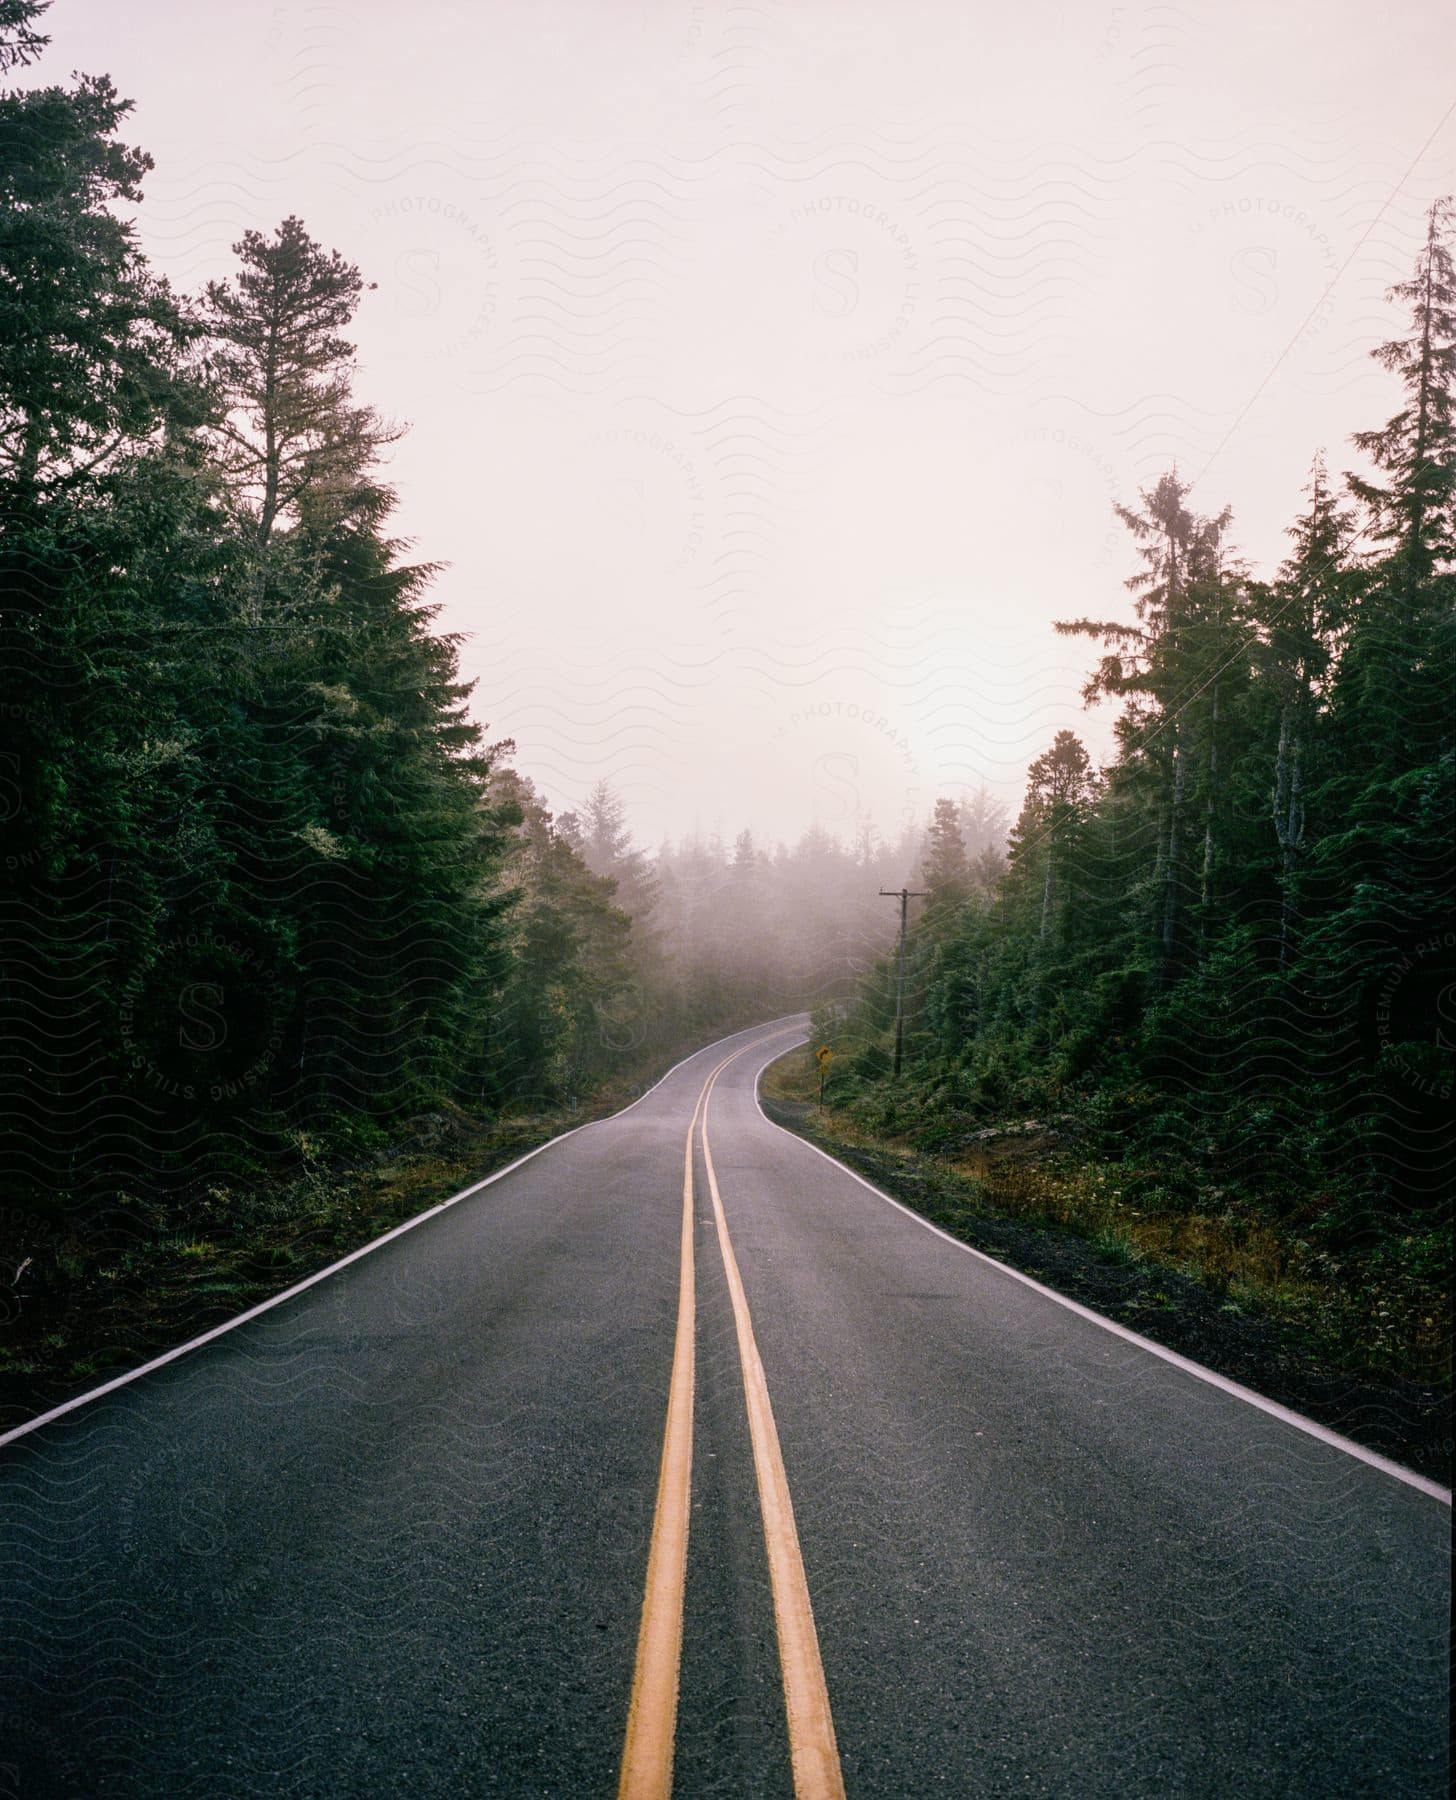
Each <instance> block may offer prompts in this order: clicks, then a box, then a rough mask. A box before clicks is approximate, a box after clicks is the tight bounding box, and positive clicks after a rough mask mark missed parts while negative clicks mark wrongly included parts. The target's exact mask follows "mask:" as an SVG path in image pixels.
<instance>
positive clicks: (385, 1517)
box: [0, 1021, 1450, 1800]
mask: <svg viewBox="0 0 1456 1800" xmlns="http://www.w3.org/2000/svg"><path fill="white" fill-rule="evenodd" d="M803 1035H804V1032H803V1026H802V1021H783V1022H780V1023H778V1024H776V1025H772V1026H765V1027H760V1028H757V1029H755V1030H754V1031H751V1032H746V1033H739V1034H737V1035H736V1036H735V1037H732V1038H729V1039H725V1040H723V1041H722V1042H721V1043H720V1044H715V1045H712V1046H709V1047H708V1048H707V1049H705V1050H703V1051H701V1052H700V1053H699V1054H698V1055H696V1056H694V1057H691V1058H689V1059H688V1060H687V1061H686V1062H684V1063H682V1064H680V1065H679V1066H678V1067H677V1068H676V1069H675V1070H673V1071H672V1072H671V1073H670V1074H669V1075H668V1076H667V1077H666V1078H665V1079H664V1080H663V1081H662V1082H661V1083H660V1084H659V1085H658V1086H657V1087H656V1088H654V1089H653V1090H651V1091H650V1092H649V1093H648V1094H647V1095H646V1096H644V1097H643V1098H642V1099H641V1100H640V1101H638V1102H637V1104H636V1105H635V1106H633V1107H631V1108H629V1109H628V1110H627V1111H626V1112H624V1113H620V1114H618V1115H616V1116H615V1117H614V1118H611V1119H608V1120H604V1121H602V1122H600V1123H598V1124H595V1125H590V1126H587V1127H584V1128H582V1129H581V1130H579V1131H577V1132H574V1133H572V1134H570V1135H569V1136H567V1137H565V1138H563V1139H559V1140H557V1141H556V1142H555V1143H554V1144H552V1145H551V1146H549V1147H548V1148H547V1149H545V1150H544V1151H542V1152H540V1153H538V1154H537V1155H535V1156H533V1157H531V1158H529V1159H527V1160H526V1161H524V1162H523V1163H522V1164H520V1165H518V1166H517V1167H515V1168H514V1169H513V1170H510V1171H508V1172H506V1173H504V1174H503V1175H502V1176H500V1177H498V1178H495V1179H493V1180H491V1181H490V1182H489V1183H487V1184H485V1185H483V1186H482V1187H481V1188H480V1189H479V1190H478V1191H473V1192H472V1193H470V1194H469V1195H468V1197H464V1198H461V1199H460V1200H459V1201H458V1202H457V1203H455V1204H452V1205H450V1206H449V1207H447V1208H445V1209H442V1210H440V1211H438V1212H436V1213H434V1214H433V1215H432V1216H429V1217H426V1218H425V1219H423V1220H422V1221H421V1222H420V1223H419V1224H418V1225H417V1226H415V1227H414V1228H413V1229H410V1230H407V1231H405V1232H404V1233H402V1234H400V1235H397V1236H395V1237H393V1238H392V1239H391V1240H390V1241H388V1242H386V1243H383V1244H381V1245H380V1246H379V1247H378V1248H376V1249H374V1250H373V1251H371V1252H370V1253H368V1254H366V1255H363V1256H361V1257H360V1258H358V1259H357V1260H354V1261H352V1262H350V1263H349V1264H348V1265H347V1266H344V1267H341V1268H339V1269H338V1270H337V1271H336V1272H334V1273H332V1274H330V1275H328V1276H327V1278H326V1279H324V1280H322V1281H319V1282H317V1283H316V1284H315V1285H312V1286H310V1287H309V1288H308V1289H307V1290H306V1291H304V1292H300V1293H298V1294H296V1295H294V1296H293V1297H292V1298H288V1299H286V1300H284V1301H283V1302H282V1304H279V1305H276V1306H272V1307H270V1308H269V1309H267V1310H266V1311H263V1312H262V1313H261V1314H260V1315H259V1316H257V1317H254V1318H250V1319H249V1320H247V1321H246V1322H245V1323H242V1324H240V1325H238V1326H237V1328H236V1329H233V1330H230V1331H227V1332H225V1333H224V1334H223V1335H221V1336H218V1337H216V1338H215V1339H214V1340H213V1341H211V1342H209V1343H207V1344H205V1345H202V1346H200V1347H198V1348H197V1349H195V1350H193V1351H191V1352H189V1353H188V1354H186V1355H183V1356H181V1357H178V1358H176V1359H174V1360H172V1361H170V1362H168V1363H166V1364H165V1366H162V1367H159V1368H156V1369H155V1370H153V1371H152V1372H150V1373H146V1374H144V1375H142V1376H141V1378H140V1379H137V1380H134V1381H128V1382H126V1383H125V1384H123V1385H121V1386H119V1387H117V1388H116V1389H115V1390H114V1391H112V1392H109V1393H106V1394H103V1395H100V1396H99V1397H97V1398H94V1399H91V1400H89V1401H88V1402H87V1403H85V1404H84V1405H81V1406H79V1407H76V1408H74V1409H73V1410H70V1411H68V1412H66V1413H64V1415H63V1416H60V1417H57V1418H54V1419H52V1420H51V1421H50V1422H48V1423H43V1424H41V1425H39V1426H38V1427H37V1428H34V1429H28V1430H26V1431H25V1432H24V1434H23V1435H19V1436H17V1437H16V1438H15V1439H14V1441H13V1442H9V1443H7V1444H5V1445H4V1446H3V1447H0V1795H5V1794H9V1793H15V1794H21V1795H36V1796H48V1795H53V1794H54V1795H88V1796H89V1795H101V1794H104V1795H113V1794H115V1795H123V1794H125V1795H166V1796H168V1797H169V1800H170V1797H173V1796H184V1795H197V1796H208V1797H209V1800H212V1797H214V1796H233V1795H239V1796H241V1795H261V1794H269V1795H272V1794H283V1795H364V1794H369V1795H376V1794H379V1793H381V1792H383V1793H394V1792H399V1793H418V1794H446V1793H448V1794H502V1795H560V1796H578V1795H592V1794H601V1795H611V1794H612V1793H614V1792H617V1791H619V1788H620V1791H621V1792H622V1793H624V1794H630V1795H633V1796H638V1795H641V1796H648V1795H653V1794H660V1793H665V1792H666V1791H667V1786H666V1785H665V1784H668V1783H670V1784H671V1786H672V1789H673V1791H675V1792H676V1793H678V1794H679V1795H683V1796H697V1795H715V1794H722V1795H732V1796H744V1795H789V1794H794V1793H796V1792H797V1794H798V1795H799V1796H801V1800H811V1797H812V1800H818V1797H819V1796H828V1797H831V1800H832V1796H833V1795H835V1794H836V1793H840V1792H846V1793H848V1794H850V1795H860V1796H900V1795H904V1796H917V1797H919V1796H924V1795H928V1794H934V1793H945V1794H949V1795H962V1794H964V1795H999V1794H1011V1793H1015V1794H1018V1795H1024V1794H1033V1795H1036V1794H1048V1795H1079V1796H1080V1795H1118V1796H1125V1795H1170V1794H1190V1795H1219V1794H1228V1795H1240V1796H1244V1795H1262V1794H1268V1795H1276V1794H1277V1795H1289V1794H1310V1795H1314V1794H1318V1795H1335V1794H1372V1795H1373V1794H1392V1793H1399V1794H1401V1795H1421V1794H1426V1793H1432V1794H1435V1793H1444V1792H1445V1769H1446V1753H1447V1746H1446V1737H1445V1730H1446V1726H1445V1718H1446V1705H1445V1701H1446V1693H1447V1660H1446V1645H1447V1620H1448V1610H1447V1594H1448V1575H1449V1542H1450V1535H1449V1534H1450V1509H1449V1499H1446V1500H1444V1501H1443V1499H1442V1498H1441V1496H1440V1495H1439V1494H1437V1493H1433V1492H1431V1491H1430V1490H1429V1484H1419V1483H1414V1482H1412V1481H1411V1480H1405V1479H1401V1478H1400V1477H1399V1475H1398V1474H1395V1473H1392V1472H1391V1471H1389V1470H1387V1469H1384V1468H1381V1467H1379V1466H1375V1465H1374V1464H1372V1463H1371V1462H1370V1461H1369V1460H1367V1459H1364V1458H1362V1457H1361V1456H1358V1455H1355V1454H1351V1453H1350V1451H1349V1450H1348V1449H1347V1448H1345V1447H1342V1446H1341V1445H1340V1444H1338V1443H1331V1442H1329V1441H1326V1440H1325V1438H1323V1437H1320V1436H1317V1435H1312V1434H1311V1433H1310V1432H1307V1431H1304V1430H1301V1429H1298V1428H1297V1427H1296V1426H1295V1425H1293V1424H1291V1423H1290V1422H1289V1421H1287V1420H1285V1419H1283V1418H1280V1417H1279V1416H1277V1415H1275V1414H1271V1413H1270V1412H1267V1411H1265V1410H1262V1409H1260V1408H1259V1407H1257V1406H1255V1405H1251V1404H1250V1403H1249V1402H1248V1400H1247V1399H1245V1398H1243V1397H1241V1396H1240V1395H1238V1394H1237V1393H1231V1392H1228V1391H1226V1389H1225V1388H1224V1387H1222V1386H1219V1385H1217V1384H1216V1383H1213V1382H1209V1381H1206V1380H1203V1379H1200V1377H1199V1376H1198V1375H1197V1374H1196V1373H1194V1372H1191V1371H1189V1370H1186V1369H1183V1368H1180V1367H1177V1366H1176V1365H1175V1364H1173V1363H1170V1362H1169V1361H1168V1360H1166V1359H1164V1358H1162V1357H1160V1356H1157V1355H1155V1354H1152V1353H1151V1352H1150V1351H1149V1350H1147V1349H1146V1348H1144V1347H1143V1346H1142V1345H1141V1344H1140V1343H1138V1342H1137V1341H1134V1340H1130V1339H1129V1338H1128V1337H1127V1336H1126V1335H1121V1334H1118V1333H1116V1332H1114V1331H1110V1330H1107V1329H1105V1328H1103V1327H1102V1326H1101V1325H1099V1324H1098V1323H1096V1322H1095V1321H1093V1320H1091V1319H1088V1318H1086V1317H1084V1316H1082V1315H1081V1314H1079V1313H1078V1312H1077V1311H1075V1310H1073V1309H1070V1308H1069V1307H1067V1306H1065V1305H1063V1304H1060V1303H1059V1302H1058V1301H1057V1300H1056V1299H1055V1298H1054V1297H1051V1296H1049V1295H1047V1294H1045V1293H1044V1292H1042V1291H1040V1290H1038V1289H1036V1288H1035V1287H1034V1286H1030V1285H1028V1284H1027V1283H1026V1282H1024V1281H1022V1280H1020V1279H1018V1278H1017V1277H1016V1276H1014V1275H1012V1274H1011V1273H1010V1272H1008V1271H1005V1270H1002V1269H1001V1268H999V1267H998V1266H997V1265H995V1264H992V1263H989V1262H988V1261H986V1260H985V1259H983V1258H979V1257H977V1256H975V1255H973V1254H970V1253H968V1252H966V1251H964V1250H962V1249H960V1248H959V1247H957V1246H954V1245H952V1244H950V1243H949V1242H948V1241H947V1240H946V1239H944V1238H942V1237H941V1236H939V1235H938V1234H937V1233H935V1232H934V1231H932V1230H930V1229H928V1228H927V1227H926V1226H924V1225H923V1224H922V1223H920V1222H919V1221H917V1220H916V1219H914V1218H913V1217H912V1216H910V1215H909V1214H907V1213H906V1212H905V1211H904V1210H903V1209H901V1208H899V1207H897V1206H895V1205H894V1204H893V1203H891V1202H887V1201H886V1200H885V1199H884V1198H883V1197H881V1196H879V1195H877V1194H876V1193H874V1192H873V1191H872V1190H870V1189H868V1188H867V1187H866V1186H865V1184H863V1183H862V1182H861V1181H859V1180H858V1179H857V1178H856V1177H855V1176H853V1175H852V1174H850V1173H849V1172H848V1171H847V1170H844V1169H842V1168H841V1167H840V1166H839V1165H838V1164H836V1163H833V1162H832V1161H830V1160H829V1159H827V1158H825V1157H823V1156H822V1155H820V1154H819V1153H818V1152H816V1151H814V1150H813V1149H811V1148H810V1147H809V1146H807V1145H806V1144H804V1143H802V1142H801V1141H800V1140H798V1139H797V1138H795V1137H793V1136H791V1135H790V1134H788V1133H785V1132H782V1131H780V1130H779V1129H778V1128H777V1127H775V1126H774V1125H772V1124H770V1123H769V1122H768V1121H767V1120H766V1119H765V1118H764V1117H763V1115H762V1113H761V1112H760V1111H759V1109H758V1106H757V1102H756V1098H755V1084H756V1077H757V1074H758V1072H759V1070H760V1069H761V1068H762V1067H763V1066H764V1065H765V1064H766V1063H767V1062H768V1061H770V1060H772V1058H773V1057H774V1056H776V1055H778V1054H781V1053H782V1051H783V1050H784V1049H785V1048H787V1047H788V1046H789V1045H790V1044H792V1043H794V1042H796V1041H800V1040H801V1039H802V1037H803Z"/></svg>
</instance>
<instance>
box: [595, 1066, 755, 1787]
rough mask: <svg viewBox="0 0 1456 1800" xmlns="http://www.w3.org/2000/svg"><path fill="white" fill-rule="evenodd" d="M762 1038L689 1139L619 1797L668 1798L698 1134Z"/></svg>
mask: <svg viewBox="0 0 1456 1800" xmlns="http://www.w3.org/2000/svg"><path fill="white" fill-rule="evenodd" d="M761 1042H762V1040H758V1042H756V1043H753V1044H744V1045H743V1046H742V1047H741V1048H740V1049H738V1050H735V1051H733V1052H732V1053H731V1054H730V1055H728V1056H725V1057H724V1058H723V1059H722V1060H721V1061H720V1062H719V1063H718V1064H717V1065H716V1066H715V1067H714V1068H712V1069H711V1070H709V1072H708V1075H707V1078H706V1079H705V1080H704V1082H703V1085H702V1087H701V1088H700V1089H699V1090H698V1098H697V1102H696V1104H695V1105H694V1107H693V1116H692V1118H691V1119H690V1120H689V1121H688V1131H687V1137H686V1139H685V1140H684V1144H683V1185H682V1223H681V1226H680V1228H679V1244H680V1248H679V1252H678V1296H677V1330H676V1334H675V1336H674V1339H673V1349H672V1379H671V1381H670V1382H669V1384H668V1393H667V1423H666V1426H665V1427H664V1429H663V1438H662V1461H661V1464H660V1466H659V1469H658V1476H657V1501H656V1504H655V1506H654V1508H653V1514H652V1539H651V1542H650V1544H649V1547H648V1552H647V1580H646V1583H645V1585H644V1589H643V1595H642V1620H641V1623H640V1625H639V1626H638V1631H637V1660H636V1663H635V1666H634V1668H633V1672H632V1697H631V1700H630V1701H629V1702H628V1706H627V1734H626V1739H625V1742H624V1744H623V1747H622V1768H621V1775H620V1777H619V1780H618V1784H617V1793H618V1797H619V1800H667V1796H668V1795H670V1794H671V1792H672V1757H673V1746H674V1743H675V1741H676V1736H677V1703H678V1681H679V1672H680V1670H681V1666H682V1632H683V1597H684V1594H685V1592H686V1588H687V1568H688V1523H689V1520H690V1517H691V1514H692V1487H693V1387H694V1381H695V1356H694V1344H695V1339H696V1335H697V1290H696V1275H695V1268H694V1262H693V1133H694V1131H695V1130H696V1129H697V1124H698V1117H699V1115H700V1114H701V1112H702V1110H703V1107H704V1105H705V1104H706V1102H707V1098H708V1094H709V1092H710V1091H711V1089H712V1085H713V1083H714V1082H715V1081H716V1080H717V1078H718V1076H719V1075H720V1074H721V1073H722V1071H723V1070H724V1069H726V1068H727V1066H728V1064H729V1063H731V1062H734V1061H736V1060H737V1058H738V1057H740V1056H743V1055H745V1054H746V1053H747V1052H748V1051H749V1050H753V1049H757V1048H758V1044H759V1043H761Z"/></svg>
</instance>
